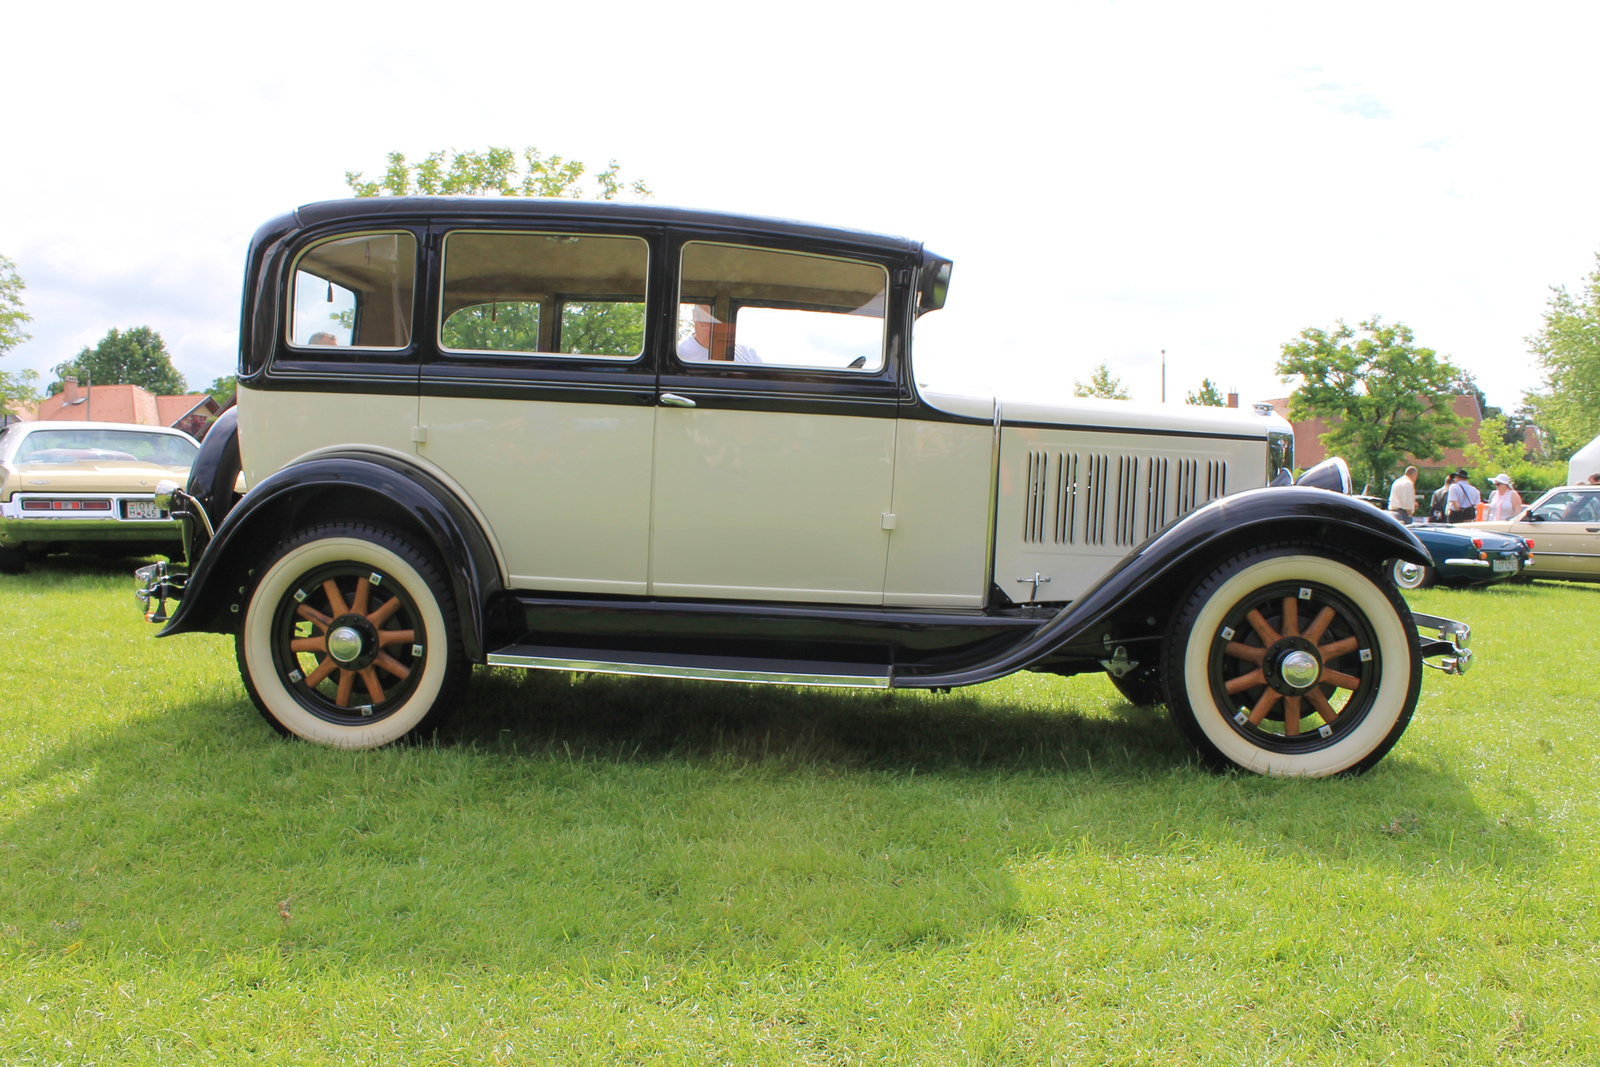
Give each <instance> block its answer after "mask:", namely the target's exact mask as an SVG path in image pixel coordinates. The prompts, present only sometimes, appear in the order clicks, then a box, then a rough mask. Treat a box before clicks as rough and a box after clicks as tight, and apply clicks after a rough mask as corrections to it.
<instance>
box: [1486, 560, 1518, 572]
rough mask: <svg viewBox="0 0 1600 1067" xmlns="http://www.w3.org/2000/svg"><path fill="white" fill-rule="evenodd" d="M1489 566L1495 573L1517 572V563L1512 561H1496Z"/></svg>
mask: <svg viewBox="0 0 1600 1067" xmlns="http://www.w3.org/2000/svg"><path fill="white" fill-rule="evenodd" d="M1490 566H1491V567H1492V568H1493V569H1494V570H1496V571H1510V572H1511V573H1512V574H1515V573H1516V572H1517V561H1516V560H1514V559H1497V560H1494V561H1493V562H1492V563H1491V564H1490Z"/></svg>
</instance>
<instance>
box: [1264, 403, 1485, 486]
mask: <svg viewBox="0 0 1600 1067" xmlns="http://www.w3.org/2000/svg"><path fill="white" fill-rule="evenodd" d="M1266 403H1268V404H1271V405H1272V410H1273V411H1276V412H1277V413H1278V414H1279V415H1282V416H1283V417H1284V418H1285V419H1288V418H1289V398H1288V397H1284V398H1283V399H1282V400H1268V401H1266ZM1450 407H1451V410H1453V411H1454V412H1455V413H1456V415H1458V416H1459V417H1460V418H1462V419H1465V420H1466V425H1464V426H1463V427H1461V433H1462V437H1463V438H1464V439H1465V440H1464V442H1463V444H1464V445H1475V444H1478V427H1479V426H1481V425H1482V424H1483V412H1481V411H1480V410H1478V398H1477V397H1475V396H1471V395H1467V396H1458V397H1456V398H1455V400H1453V401H1452V402H1451V405H1450ZM1289 422H1290V424H1291V425H1293V426H1294V463H1295V466H1297V467H1300V468H1302V469H1303V468H1306V467H1314V466H1316V465H1317V464H1318V463H1321V462H1322V461H1323V460H1325V459H1327V458H1328V450H1327V449H1326V448H1324V447H1323V446H1322V435H1323V434H1325V433H1327V432H1328V424H1327V423H1326V422H1324V421H1323V420H1322V419H1304V420H1302V421H1300V422H1295V421H1294V420H1293V419H1289ZM1406 462H1407V463H1412V464H1415V465H1416V466H1417V467H1418V468H1420V469H1422V470H1430V469H1431V470H1440V471H1443V470H1452V471H1453V470H1459V469H1460V468H1462V467H1465V466H1467V457H1466V455H1465V454H1463V453H1462V451H1461V449H1460V448H1447V449H1445V450H1444V458H1443V459H1417V458H1416V457H1415V456H1407V457H1406Z"/></svg>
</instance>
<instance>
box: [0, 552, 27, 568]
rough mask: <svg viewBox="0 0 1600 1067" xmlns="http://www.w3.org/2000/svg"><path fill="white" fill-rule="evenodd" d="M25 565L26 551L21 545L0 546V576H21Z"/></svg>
mask: <svg viewBox="0 0 1600 1067" xmlns="http://www.w3.org/2000/svg"><path fill="white" fill-rule="evenodd" d="M27 565H28V550H27V549H25V548H23V547H22V546H21V545H0V574H21V573H22V571H23V568H24V567H26V566H27Z"/></svg>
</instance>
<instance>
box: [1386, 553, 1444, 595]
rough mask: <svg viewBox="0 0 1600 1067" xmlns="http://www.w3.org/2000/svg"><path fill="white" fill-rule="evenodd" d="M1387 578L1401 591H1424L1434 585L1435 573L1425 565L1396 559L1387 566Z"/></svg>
mask: <svg viewBox="0 0 1600 1067" xmlns="http://www.w3.org/2000/svg"><path fill="white" fill-rule="evenodd" d="M1389 578H1390V580H1391V581H1393V582H1394V584H1395V585H1397V586H1399V587H1400V588H1401V589H1426V588H1428V586H1430V585H1432V584H1433V583H1434V580H1435V572H1434V569H1433V568H1432V567H1429V566H1427V565H1426V564H1422V563H1412V562H1411V561H1410V560H1408V559H1397V560H1395V561H1394V562H1393V563H1390V564H1389Z"/></svg>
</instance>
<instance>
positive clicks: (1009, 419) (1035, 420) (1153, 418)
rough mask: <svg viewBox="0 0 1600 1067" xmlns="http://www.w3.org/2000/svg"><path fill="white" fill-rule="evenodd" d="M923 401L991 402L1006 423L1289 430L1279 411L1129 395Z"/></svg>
mask: <svg viewBox="0 0 1600 1067" xmlns="http://www.w3.org/2000/svg"><path fill="white" fill-rule="evenodd" d="M919 394H920V395H921V397H922V400H923V402H924V403H926V404H928V405H929V406H930V407H934V408H937V409H939V410H940V411H945V412H949V413H950V414H952V415H964V416H967V417H969V418H979V419H984V420H991V419H993V418H994V412H995V405H996V403H998V404H999V405H1000V417H1001V419H1002V421H1003V422H1004V424H1005V425H1007V426H1019V425H1020V426H1070V427H1072V428H1073V429H1084V430H1094V429H1100V428H1104V429H1107V430H1142V431H1145V432H1147V433H1151V434H1156V435H1160V434H1163V433H1184V434H1216V435H1219V436H1225V437H1260V438H1265V437H1266V435H1267V431H1268V430H1278V431H1280V432H1284V433H1288V432H1292V428H1291V427H1290V425H1289V423H1288V421H1287V420H1285V419H1283V418H1281V417H1280V416H1278V415H1275V414H1273V415H1258V414H1256V412H1254V411H1246V410H1244V409H1242V408H1209V407H1198V406H1195V405H1191V404H1141V403H1135V402H1133V401H1129V400H1097V399H1095V398H1093V397H1064V398H1051V399H1049V400H1039V399H1022V398H1011V397H1007V396H1004V395H1002V396H999V397H995V396H982V395H974V394H960V393H941V392H931V391H928V390H919Z"/></svg>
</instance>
